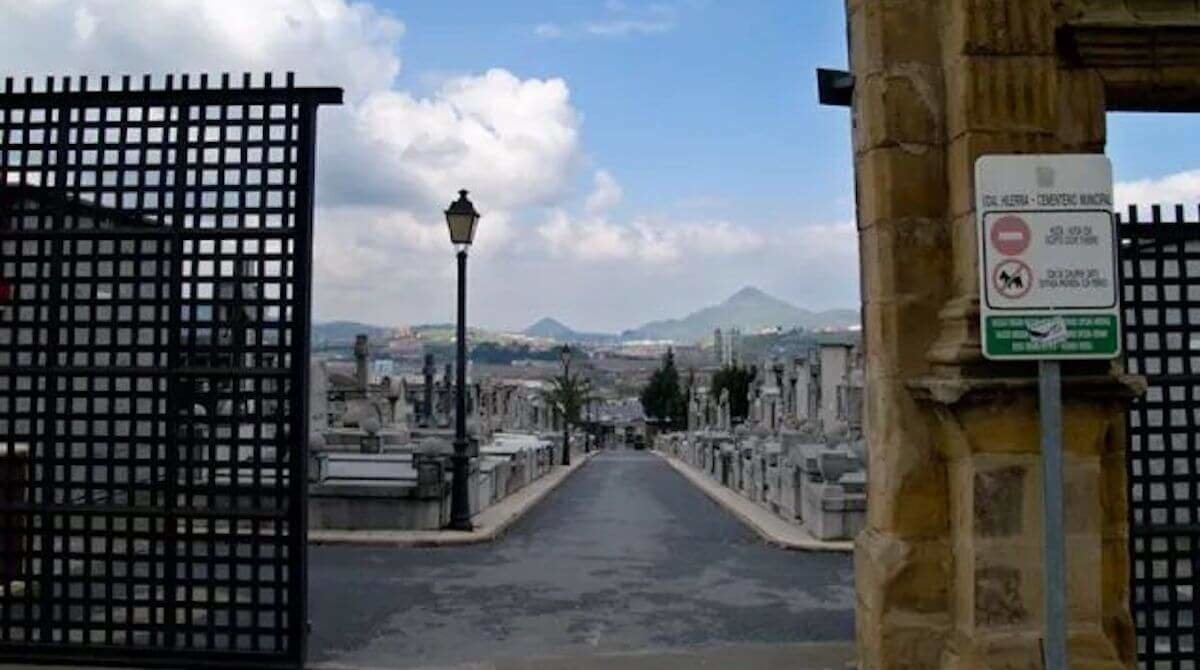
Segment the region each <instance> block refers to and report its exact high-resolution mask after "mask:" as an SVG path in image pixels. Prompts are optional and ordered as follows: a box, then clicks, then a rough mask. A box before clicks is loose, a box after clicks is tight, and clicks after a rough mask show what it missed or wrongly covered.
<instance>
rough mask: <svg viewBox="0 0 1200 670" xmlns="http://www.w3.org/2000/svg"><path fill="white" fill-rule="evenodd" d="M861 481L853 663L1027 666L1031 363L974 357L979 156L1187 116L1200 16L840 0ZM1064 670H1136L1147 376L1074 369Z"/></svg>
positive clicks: (1166, 6) (1067, 0)
mask: <svg viewBox="0 0 1200 670" xmlns="http://www.w3.org/2000/svg"><path fill="white" fill-rule="evenodd" d="M846 6H847V17H848V23H849V36H850V39H849V43H850V60H851V66H852V69H853V74H854V98H853V107H854V151H855V173H856V184H857V186H856V190H857V204H858V226H859V239H860V253H861V259H862V275H863V276H862V286H863V312H864V314H863V317H864V328H865V341H866V348H867V377H868V382H867V395H868V398H867V411H866V425H867V434H868V436H869V437H868V439H869V444H870V459H871V480H870V485H869V486H870V489H869V505H868V508H869V520H868V528H867V530H866V531H865V532H864V533H863V534H862V535H861V536H860V537H859V539H858V542H857V549H856V569H857V585H858V646H859V655H860V662H861V665H862V667H863V668H870V669H876V668H938V667H940V668H989V667H1005V668H1010V667H1012V668H1015V667H1020V668H1040V667H1041V658H1040V637H1041V628H1042V586H1041V583H1042V565H1041V556H1042V540H1041V533H1042V529H1041V517H1040V509H1041V493H1040V491H1041V486H1040V481H1041V471H1040V469H1039V467H1038V463H1039V457H1040V454H1039V446H1038V437H1037V435H1038V434H1037V429H1036V422H1037V409H1036V407H1037V405H1036V394H1037V389H1036V384H1035V383H1034V369H1033V368H1032V367H1022V366H1019V365H1017V366H1014V365H1012V364H1006V365H996V364H992V363H989V362H987V361H985V360H984V359H983V358H982V356H981V353H980V347H979V332H978V299H977V297H976V296H977V293H978V288H977V269H976V260H975V254H976V252H975V239H974V234H975V233H974V231H975V226H974V217H975V212H974V209H973V207H974V202H975V198H974V184H973V183H972V179H973V174H974V170H973V165H974V162H975V160H976V159H977V158H978V157H979V156H981V155H984V154H996V153H1001V154H1003V153H1102V152H1103V151H1104V147H1105V140H1106V136H1105V133H1106V126H1105V112H1106V111H1117V110H1162V111H1196V110H1198V109H1200V85H1198V83H1197V82H1200V7H1198V6H1197V5H1196V4H1195V3H1194V2H1169V1H1166V0H944V1H942V2H929V1H928V0H848V1H847V5H846ZM1066 370H1067V378H1066V385H1067V386H1066V396H1065V401H1066V402H1065V411H1066V430H1065V438H1066V448H1067V452H1068V472H1067V489H1068V491H1067V496H1068V498H1067V507H1068V516H1067V527H1068V532H1069V534H1070V538H1069V542H1070V546H1071V548H1072V551H1071V556H1070V560H1069V565H1068V570H1069V574H1070V575H1071V577H1070V583H1069V589H1070V612H1071V619H1070V642H1071V653H1072V667H1074V668H1084V667H1086V668H1126V667H1132V665H1133V663H1134V655H1135V644H1134V630H1133V624H1132V620H1131V617H1130V614H1129V604H1128V601H1129V558H1128V547H1127V542H1128V523H1127V510H1128V504H1127V499H1126V497H1127V493H1126V475H1125V458H1124V449H1125V436H1124V431H1125V414H1124V408H1125V406H1126V403H1127V402H1128V399H1129V398H1130V397H1132V395H1133V394H1134V393H1136V392H1137V390H1138V380H1137V379H1133V378H1130V377H1128V376H1126V375H1124V373H1123V371H1122V370H1121V369H1120V367H1119V366H1116V365H1113V366H1109V365H1107V364H1105V365H1095V364H1090V365H1089V364H1082V363H1081V364H1077V365H1071V366H1068V367H1067V368H1066Z"/></svg>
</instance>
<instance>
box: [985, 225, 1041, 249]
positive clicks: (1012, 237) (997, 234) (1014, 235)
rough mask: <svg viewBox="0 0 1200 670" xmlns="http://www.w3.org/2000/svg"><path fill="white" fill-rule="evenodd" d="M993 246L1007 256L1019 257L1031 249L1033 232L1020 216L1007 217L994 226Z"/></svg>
mask: <svg viewBox="0 0 1200 670" xmlns="http://www.w3.org/2000/svg"><path fill="white" fill-rule="evenodd" d="M990 237H991V240H992V246H993V247H994V248H995V249H996V251H999V252H1000V253H1001V254H1003V255H1005V256H1019V255H1021V254H1023V253H1025V250H1026V249H1028V248H1029V242H1030V240H1031V239H1032V238H1033V231H1031V230H1030V229H1029V224H1028V223H1025V219H1022V218H1021V217H1019V216H1005V217H1002V218H1001V219H1000V220H999V221H997V222H996V223H994V224H992V234H991V236H990Z"/></svg>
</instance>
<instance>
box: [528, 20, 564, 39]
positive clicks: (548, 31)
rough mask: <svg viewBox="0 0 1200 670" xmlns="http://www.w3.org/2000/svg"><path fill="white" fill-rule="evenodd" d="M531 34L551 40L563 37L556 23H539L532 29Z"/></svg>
mask: <svg viewBox="0 0 1200 670" xmlns="http://www.w3.org/2000/svg"><path fill="white" fill-rule="evenodd" d="M533 34H534V35H537V36H538V37H543V38H545V39H550V40H553V39H558V38H560V37H562V36H563V29H562V27H560V26H559V25H558V24H556V23H539V24H537V25H536V26H534V27H533Z"/></svg>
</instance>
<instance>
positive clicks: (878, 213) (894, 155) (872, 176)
mask: <svg viewBox="0 0 1200 670" xmlns="http://www.w3.org/2000/svg"><path fill="white" fill-rule="evenodd" d="M855 172H856V173H857V178H858V180H859V182H860V184H861V186H860V187H859V195H858V224H859V227H860V228H865V227H868V226H871V225H873V224H874V223H875V222H877V221H883V220H896V219H910V218H919V219H938V218H942V216H943V215H944V213H945V210H946V186H945V184H946V181H945V180H946V163H945V154H944V153H943V152H942V151H940V150H938V149H937V148H936V147H930V146H917V145H905V146H904V147H899V146H896V147H883V148H879V149H872V150H870V151H867V152H864V153H862V154H859V155H858V156H857V157H856V158H855Z"/></svg>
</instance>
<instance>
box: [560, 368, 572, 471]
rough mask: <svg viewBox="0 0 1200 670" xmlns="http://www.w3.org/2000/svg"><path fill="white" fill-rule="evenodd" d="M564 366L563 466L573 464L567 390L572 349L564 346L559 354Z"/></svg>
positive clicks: (569, 380) (569, 382) (569, 381)
mask: <svg viewBox="0 0 1200 670" xmlns="http://www.w3.org/2000/svg"><path fill="white" fill-rule="evenodd" d="M558 355H559V358H561V359H562V364H563V383H562V391H563V397H562V410H563V457H562V464H563V465H570V464H571V420H570V417H568V416H567V400H568V399H567V396H566V394H567V389H568V387H569V386H570V384H571V347H568V346H567V345H565V344H564V345H563V346H562V349H561V350H560V351H559V352H558Z"/></svg>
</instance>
